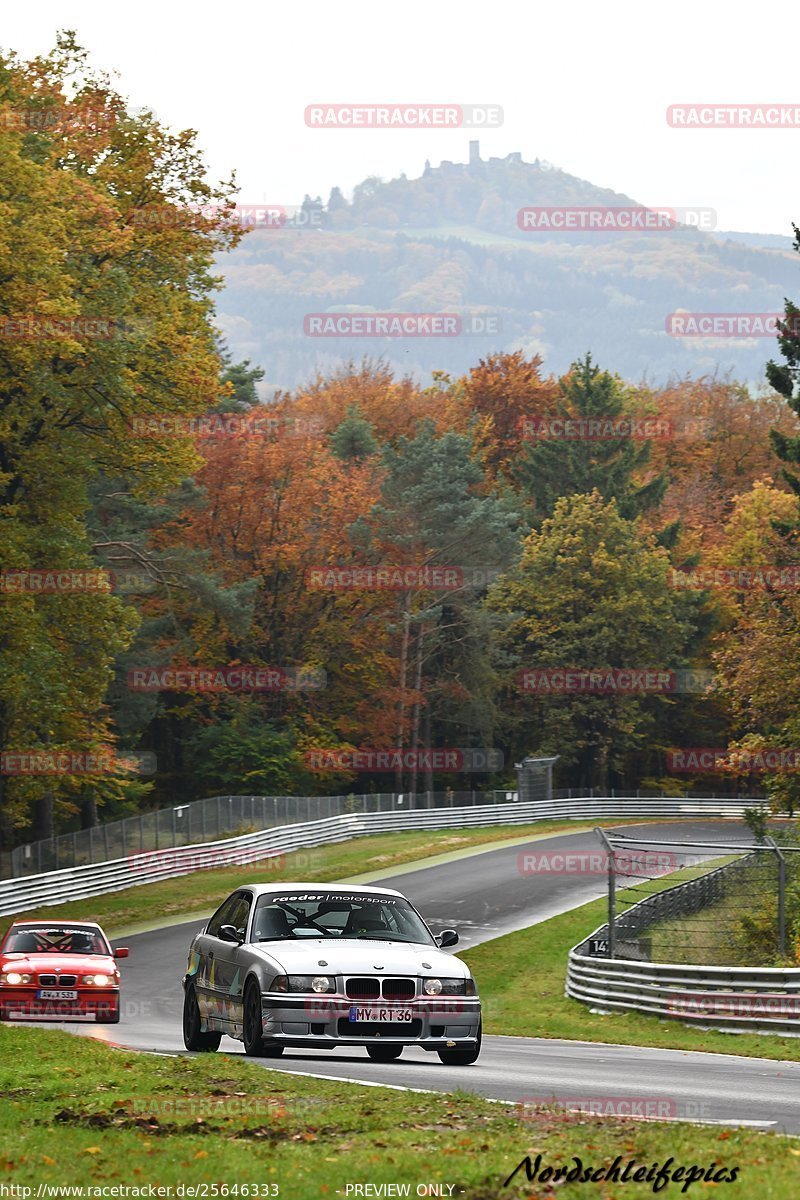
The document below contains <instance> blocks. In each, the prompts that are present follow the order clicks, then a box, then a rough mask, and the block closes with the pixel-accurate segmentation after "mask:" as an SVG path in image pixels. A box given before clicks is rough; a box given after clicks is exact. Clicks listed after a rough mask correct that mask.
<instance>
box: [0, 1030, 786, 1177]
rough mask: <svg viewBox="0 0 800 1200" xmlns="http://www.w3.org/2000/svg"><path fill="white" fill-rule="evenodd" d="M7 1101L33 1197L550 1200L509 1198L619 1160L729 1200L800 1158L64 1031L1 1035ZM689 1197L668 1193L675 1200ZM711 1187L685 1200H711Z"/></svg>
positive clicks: (741, 1137) (747, 1138)
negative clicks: (104, 1189) (64, 1192)
mask: <svg viewBox="0 0 800 1200" xmlns="http://www.w3.org/2000/svg"><path fill="white" fill-rule="evenodd" d="M435 1069H436V1068H435V1067H432V1070H434V1071H435ZM468 1074H469V1068H465V1083H466V1081H467V1079H468ZM531 1091H535V1084H534V1083H533V1082H532V1084H531ZM0 1092H2V1094H3V1096H4V1103H3V1105H2V1107H0V1147H1V1148H0V1182H5V1183H6V1184H9V1183H13V1184H15V1185H26V1186H32V1187H33V1188H34V1193H33V1194H34V1195H35V1189H36V1187H37V1186H38V1185H39V1184H43V1185H47V1184H49V1185H67V1186H69V1185H80V1186H83V1187H84V1188H86V1187H91V1186H93V1185H94V1186H113V1185H114V1184H124V1185H127V1186H129V1187H137V1186H138V1187H147V1185H148V1184H153V1185H161V1186H164V1185H168V1186H171V1187H172V1188H174V1187H175V1186H176V1185H177V1184H179V1183H184V1184H194V1185H197V1184H200V1183H207V1184H209V1185H211V1184H217V1185H220V1187H221V1186H222V1185H225V1184H227V1185H228V1187H229V1188H232V1186H233V1185H235V1184H239V1185H240V1187H241V1185H244V1184H249V1185H251V1186H252V1185H254V1184H259V1185H264V1184H276V1185H277V1187H278V1189H279V1190H278V1192H277V1193H275V1194H278V1195H279V1196H280V1197H281V1198H282V1200H314V1198H316V1197H328V1198H329V1200H332V1198H333V1197H334V1196H335V1195H337V1193H338V1194H341V1195H342V1196H344V1195H345V1188H346V1186H347V1185H348V1184H351V1185H352V1184H355V1183H360V1184H367V1183H370V1184H372V1185H373V1186H378V1187H379V1186H380V1185H381V1184H391V1183H394V1184H407V1185H410V1195H412V1196H413V1195H415V1194H416V1187H417V1185H418V1184H433V1183H438V1184H450V1185H454V1186H453V1191H452V1195H453V1196H454V1197H457V1198H458V1197H465V1198H466V1200H494V1198H499V1197H503V1198H505V1200H515V1198H517V1200H518V1198H522V1197H525V1198H526V1200H532V1198H533V1197H537V1196H538V1197H542V1196H550V1195H552V1194H553V1191H554V1190H556V1189H552V1188H551V1187H550V1185H549V1184H547V1185H536V1184H530V1183H528V1182H527V1180H526V1178H525V1174H524V1171H522V1172H520V1174H519V1175H517V1176H516V1177H515V1179H514V1181H513V1182H512V1184H511V1185H510V1186H509V1187H507V1188H504V1187H502V1184H503V1181H504V1180H505V1179H506V1178H507V1177H508V1176H509V1175H510V1174H511V1172H512V1171H513V1170H514V1169H515V1167H516V1166H517V1165H518V1164H519V1163H520V1162H521V1160H522V1159H523V1158H524V1156H525V1155H526V1154H528V1155H530V1156H531V1158H532V1159H535V1157H536V1155H537V1154H541V1155H542V1156H543V1161H542V1164H541V1165H542V1166H543V1167H544V1166H546V1165H548V1164H550V1165H553V1166H558V1165H562V1164H563V1165H566V1166H568V1167H571V1166H574V1163H573V1161H572V1160H573V1156H575V1155H577V1156H579V1157H580V1158H581V1159H582V1162H583V1164H584V1166H586V1165H588V1164H592V1165H593V1166H594V1167H595V1168H599V1167H603V1166H606V1167H607V1166H610V1165H611V1163H612V1162H613V1160H614V1159H615V1157H616V1156H617V1155H620V1156H621V1157H622V1164H623V1165H624V1164H625V1163H626V1162H627V1161H628V1160H629V1159H631V1158H633V1159H635V1160H636V1165H637V1166H640V1165H646V1166H647V1167H648V1168H649V1167H650V1166H651V1165H652V1164H653V1163H656V1162H658V1163H663V1162H665V1161H666V1160H667V1159H668V1158H669V1157H670V1156H672V1157H673V1158H674V1163H673V1168H674V1167H677V1166H679V1165H685V1166H690V1165H692V1164H697V1165H698V1166H701V1167H703V1168H704V1169H706V1168H708V1167H709V1166H710V1165H711V1164H712V1162H716V1163H717V1164H718V1165H719V1166H720V1167H722V1166H724V1167H726V1168H728V1169H730V1168H732V1167H738V1168H739V1174H738V1180H737V1182H736V1183H735V1184H733V1185H731V1186H730V1187H729V1188H728V1187H724V1188H722V1194H724V1195H725V1196H726V1197H731V1198H732V1200H733V1198H734V1197H743V1198H746V1200H754V1198H756V1197H757V1198H758V1200H789V1198H790V1197H791V1198H794V1197H795V1196H796V1195H797V1173H798V1165H797V1157H796V1156H798V1155H800V1150H798V1149H797V1148H796V1142H793V1140H792V1139H789V1138H784V1137H780V1136H776V1135H774V1134H760V1133H757V1132H754V1131H753V1130H737V1129H721V1128H720V1127H718V1126H695V1125H689V1124H673V1123H669V1124H657V1123H647V1122H636V1121H631V1120H628V1121H622V1120H618V1119H608V1118H599V1117H590V1116H583V1115H573V1114H568V1113H564V1112H563V1111H562V1112H559V1111H558V1110H557V1109H555V1108H554V1109H551V1110H548V1111H545V1112H539V1113H534V1112H533V1111H532V1110H530V1111H529V1112H528V1115H527V1116H526V1117H525V1118H524V1119H522V1117H521V1113H520V1110H519V1109H518V1108H516V1107H507V1106H504V1105H499V1104H492V1103H491V1102H489V1101H486V1100H482V1099H479V1098H478V1097H476V1096H473V1095H470V1094H468V1093H465V1092H457V1093H455V1094H452V1095H447V1094H442V1095H439V1094H434V1095H428V1094H419V1093H413V1092H400V1091H392V1090H389V1089H383V1088H367V1087H359V1086H357V1085H355V1084H346V1083H340V1082H334V1081H330V1082H328V1081H327V1080H321V1079H307V1078H302V1077H299V1076H291V1075H286V1074H282V1073H280V1072H277V1071H270V1070H266V1069H264V1068H263V1067H262V1066H260V1065H259V1064H257V1063H252V1062H247V1061H245V1060H244V1059H242V1058H241V1057H234V1056H228V1055H219V1054H217V1055H208V1056H205V1055H198V1056H194V1057H179V1058H166V1057H151V1056H148V1055H144V1054H135V1053H133V1052H130V1051H120V1050H113V1049H110V1048H108V1047H106V1046H103V1045H102V1044H100V1043H98V1042H95V1041H93V1040H91V1039H88V1038H75V1037H72V1036H71V1035H70V1034H67V1033H62V1032H60V1031H56V1030H52V1031H50V1030H48V1031H42V1030H38V1029H37V1030H31V1029H17V1028H13V1027H4V1028H3V1027H0ZM682 1186H683V1185H682V1183H680V1182H679V1183H670V1184H668V1185H667V1187H666V1188H665V1189H664V1190H663V1192H661V1193H660V1194H661V1195H663V1196H664V1197H666V1198H667V1200H669V1198H670V1197H675V1196H680V1195H681V1194H683V1193H682V1192H681V1188H682ZM708 1186H713V1185H704V1184H702V1183H698V1184H696V1185H695V1186H694V1187H692V1188H690V1189H689V1192H688V1194H689V1195H694V1196H696V1195H706V1194H707V1191H706V1188H707V1187H708ZM717 1186H719V1185H717ZM565 1190H566V1189H565ZM568 1192H569V1195H570V1196H576V1197H587V1198H588V1197H592V1198H593V1200H611V1198H612V1197H620V1196H623V1195H624V1197H625V1198H626V1200H627V1198H628V1197H630V1200H641V1198H642V1197H645V1196H652V1195H653V1190H652V1184H651V1183H646V1182H645V1183H626V1184H625V1186H624V1187H622V1186H620V1185H618V1184H617V1185H615V1184H613V1183H610V1184H606V1183H587V1184H577V1183H572V1184H570V1185H569V1188H568ZM145 1194H146V1193H145ZM208 1194H209V1195H213V1193H212V1192H211V1191H209V1193H208ZM220 1194H222V1193H221V1192H217V1195H220ZM229 1194H231V1193H229ZM241 1194H242V1193H241V1191H240V1193H239V1195H241ZM253 1194H254V1193H253V1192H252V1191H251V1192H250V1195H251V1196H252V1195H253ZM265 1194H266V1192H265V1191H264V1190H263V1189H262V1190H261V1191H260V1193H259V1195H265ZM363 1194H364V1193H362V1195H363ZM368 1194H372V1195H373V1196H374V1195H380V1194H381V1193H380V1192H376V1191H371V1193H368ZM384 1194H386V1193H384ZM389 1194H391V1193H389ZM395 1194H396V1193H395ZM444 1194H445V1195H448V1194H449V1193H448V1191H447V1190H446V1191H445V1192H444ZM84 1195H91V1193H84ZM174 1195H175V1193H174V1192H173V1196H174ZM350 1195H351V1196H352V1195H353V1192H352V1191H351V1193H350Z"/></svg>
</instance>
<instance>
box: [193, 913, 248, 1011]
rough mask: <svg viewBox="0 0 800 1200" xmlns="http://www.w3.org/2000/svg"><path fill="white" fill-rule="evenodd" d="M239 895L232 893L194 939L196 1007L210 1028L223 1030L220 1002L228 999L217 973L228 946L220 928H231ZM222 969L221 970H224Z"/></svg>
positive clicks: (221, 1004)
mask: <svg viewBox="0 0 800 1200" xmlns="http://www.w3.org/2000/svg"><path fill="white" fill-rule="evenodd" d="M239 896H240V893H238V892H234V893H233V895H231V896H228V898H227V900H224V901H223V903H222V904H221V905H220V906H219V908H218V909H217V911H216V912H215V913H214V915H213V917H212V918H211V920H210V921H209V922H208V925H207V926H206V928H205V931H204V932H203V933H201V934H199V935H198V937H197V938H196V939H195V944H194V949H195V952H196V954H197V970H196V972H195V988H196V992H197V1005H198V1008H199V1009H200V1016H201V1019H202V1020H203V1021H205V1022H207V1024H208V1027H209V1028H210V1029H222V1028H223V1026H222V1025H221V1024H220V1021H222V1020H223V1001H224V1000H225V999H226V998H227V997H226V996H225V994H224V993H223V991H222V989H221V987H220V977H219V975H218V970H217V962H218V955H219V953H220V948H221V947H223V946H225V947H227V946H228V945H230V943H226V942H223V940H222V938H221V937H220V936H219V931H220V929H221V927H222V926H223V925H230V924H231V923H232V922H231V917H233V916H234V915H235V911H236V909H237V907H238V904H239ZM223 970H224V968H223Z"/></svg>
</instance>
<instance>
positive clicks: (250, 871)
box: [0, 820, 645, 937]
mask: <svg viewBox="0 0 800 1200" xmlns="http://www.w3.org/2000/svg"><path fill="white" fill-rule="evenodd" d="M606 823H607V824H614V825H620V824H625V823H626V822H624V821H619V820H616V821H614V820H609V821H607V822H606ZM628 823H630V822H628ZM635 823H636V824H637V825H639V824H645V822H643V821H636V822H635ZM585 828H586V825H585V824H584V825H581V824H577V825H576V824H575V823H574V822H572V823H570V822H569V821H537V822H536V823H535V824H532V825H493V826H491V827H489V828H484V829H442V830H439V831H434V830H424V829H422V830H414V831H409V832H405V833H385V834H374V835H372V836H370V837H363V838H356V839H355V840H353V841H349V842H339V843H337V844H335V845H331V846H318V847H315V848H310V849H308V850H298V851H296V852H294V853H292V854H286V855H282V856H280V857H276V858H273V859H271V860H266V861H262V862H257V863H252V864H249V865H247V866H238V867H219V868H217V869H216V870H213V871H195V872H193V873H192V874H191V875H182V876H180V877H178V878H176V879H165V880H163V881H162V882H161V883H146V884H142V885H141V886H139V887H129V888H125V889H124V890H122V891H119V892H110V893H109V894H108V895H106V896H96V897H94V898H93V899H88V900H74V901H72V902H71V903H68V904H59V905H57V906H50V907H48V908H37V909H31V910H30V911H29V912H24V913H15V914H14V916H9V917H0V934H2V933H4V932H5V930H6V929H7V928H8V926H9V925H10V924H11V922H12V921H22V920H31V919H34V918H37V917H45V918H46V917H54V916H58V917H61V918H66V917H72V918H73V919H74V920H84V921H99V922H100V924H101V925H103V926H104V928H105V930H106V932H107V933H108V934H109V935H110V936H112V937H113V936H115V932H116V931H117V930H124V929H126V928H127V927H128V926H135V925H137V924H140V923H142V922H146V921H155V920H158V919H159V918H162V917H170V916H174V917H175V918H176V919H177V918H179V917H180V916H182V915H183V914H194V913H197V912H208V913H212V912H213V911H214V909H215V908H216V907H217V905H218V904H220V903H221V902H222V901H223V900H224V899H225V897H226V896H227V895H228V893H229V892H231V891H233V889H234V888H235V887H238V886H239V885H240V884H241V883H243V882H247V881H248V880H264V881H270V882H271V881H273V880H275V881H276V882H277V881H279V880H281V879H287V880H296V881H301V880H302V881H306V880H309V881H311V880H314V881H315V882H317V883H329V882H331V881H332V880H335V879H342V878H347V877H348V876H351V875H363V874H367V873H369V872H372V871H380V870H384V869H385V868H387V867H394V866H400V865H402V864H404V863H408V862H414V861H415V860H417V859H419V858H424V857H428V856H433V855H436V854H448V853H450V852H452V851H458V850H463V849H466V848H468V847H469V846H479V845H484V844H486V843H489V842H497V841H503V840H505V839H507V838H516V837H525V836H528V835H529V836H531V837H535V836H536V835H537V834H538V835H541V834H544V833H558V832H568V833H575V832H578V830H580V829H585ZM163 853H164V854H169V850H168V849H166V850H164V851H163ZM131 876H132V877H135V864H134V865H132V867H131Z"/></svg>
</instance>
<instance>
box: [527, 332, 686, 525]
mask: <svg viewBox="0 0 800 1200" xmlns="http://www.w3.org/2000/svg"><path fill="white" fill-rule="evenodd" d="M559 391H560V395H559V397H558V399H557V400H556V402H555V409H554V411H553V412H551V413H536V414H532V418H533V419H534V420H535V418H538V417H557V418H561V419H564V420H587V421H588V420H592V419H594V420H600V421H608V420H617V419H619V418H623V417H624V416H625V415H626V405H625V393H624V389H623V385H622V383H621V381H620V380H619V379H618V378H617V377H616V376H614V375H611V374H609V372H608V371H601V370H600V368H599V367H597V366H595V365H593V363H592V357H591V354H587V355H586V357H585V358H583V359H581V360H579V361H578V362H575V363H573V365H572V368H571V369H570V371H569V373H568V374H567V375H566V376H564V377H563V378H562V379H561V380H560V381H559ZM649 460H650V443H649V442H647V441H644V442H637V441H634V440H633V439H632V438H630V437H618V438H606V437H597V436H594V437H593V436H592V435H591V433H587V434H586V435H582V436H578V437H543V438H540V439H539V440H537V441H533V442H530V443H528V444H527V446H526V450H525V452H524V453H523V455H522V456H521V458H520V461H519V463H518V465H517V468H516V477H517V479H518V481H519V484H520V486H521V488H522V490H523V491H524V492H525V493H526V494H527V495H528V496H529V497H530V499H531V500H532V502H533V509H534V511H533V519H534V521H535V522H536V523H537V524H538V523H540V522H541V521H542V520H543V519H544V518H545V517H548V516H550V515H551V514H552V513H553V511H554V510H555V506H556V503H557V501H558V500H559V498H560V497H561V496H573V495H576V494H580V495H586V494H588V493H590V492H593V491H595V490H597V491H598V492H599V493H600V495H601V496H602V497H603V498H604V499H606V500H611V499H614V500H616V502H617V507H618V510H619V513H620V515H621V516H623V517H625V518H633V517H637V516H639V515H640V514H641V513H642V512H645V511H646V510H647V509H650V508H653V507H655V506H656V505H657V504H658V503H659V502H660V500H661V499H662V497H663V495H664V492H665V491H666V488H667V482H668V479H667V475H666V473H662V474H659V475H656V476H655V477H654V478H652V479H650V480H648V481H647V482H645V483H637V482H636V481H635V479H634V476H635V475H636V474H637V473H639V472H642V471H643V470H644V469H645V468H646V466H647V464H648V462H649Z"/></svg>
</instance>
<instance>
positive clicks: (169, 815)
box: [0, 790, 516, 879]
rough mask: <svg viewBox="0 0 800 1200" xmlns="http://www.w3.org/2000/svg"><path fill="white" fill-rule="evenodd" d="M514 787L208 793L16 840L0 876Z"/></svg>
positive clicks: (494, 799)
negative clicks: (331, 793) (184, 801)
mask: <svg viewBox="0 0 800 1200" xmlns="http://www.w3.org/2000/svg"><path fill="white" fill-rule="evenodd" d="M507 796H512V797H513V798H514V799H516V793H513V792H512V793H506V792H504V791H503V792H500V791H498V792H488V793H483V792H479V791H475V790H472V791H453V790H447V791H443V792H418V793H416V795H411V794H403V793H400V794H398V795H395V793H393V792H376V793H371V794H369V795H363V796H355V795H348V796H211V797H210V798H209V799H207V800H194V801H192V802H191V803H189V804H180V805H177V806H175V807H173V808H162V809H159V810H158V811H156V812H149V813H142V814H140V815H139V816H135V817H125V818H123V819H122V820H119V821H109V822H107V823H106V824H104V825H96V826H94V827H93V828H91V829H81V830H76V831H75V832H74V833H64V834H60V835H59V836H58V837H54V838H48V839H47V840H45V841H39V842H30V843H28V844H27V845H24V846H18V847H17V848H16V849H15V850H12V851H10V852H9V853H6V854H5V855H4V860H5V861H3V862H2V863H0V871H1V872H2V873H1V874H0V878H5V879H9V878H10V879H17V878H19V877H21V876H25V875H40V874H42V872H44V871H58V870H61V869H62V868H64V867H79V866H82V865H84V864H85V863H96V862H108V861H110V860H113V859H117V858H125V857H126V856H127V855H130V854H137V853H141V852H142V851H146V850H167V849H172V848H175V847H178V846H192V845H198V844H200V843H203V842H216V841H219V840H220V839H222V838H229V837H237V836H238V835H240V834H243V833H254V832H256V831H258V830H262V829H272V828H273V827H276V826H280V825H295V824H298V823H300V822H303V821H320V820H323V819H324V818H326V817H338V816H342V815H344V814H347V813H375V812H397V811H403V810H404V809H405V810H408V809H426V808H457V807H463V806H464V805H475V804H477V805H480V804H492V803H507Z"/></svg>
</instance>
